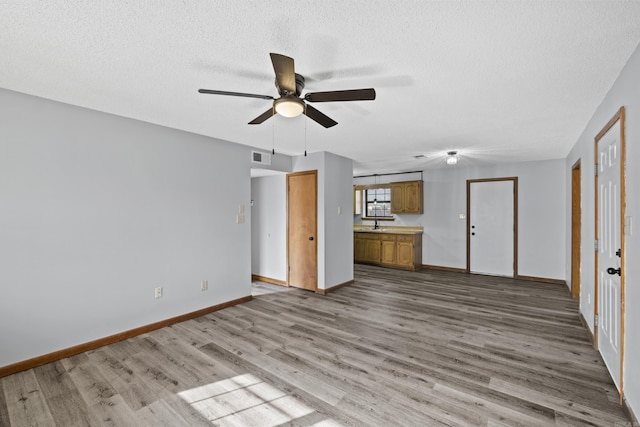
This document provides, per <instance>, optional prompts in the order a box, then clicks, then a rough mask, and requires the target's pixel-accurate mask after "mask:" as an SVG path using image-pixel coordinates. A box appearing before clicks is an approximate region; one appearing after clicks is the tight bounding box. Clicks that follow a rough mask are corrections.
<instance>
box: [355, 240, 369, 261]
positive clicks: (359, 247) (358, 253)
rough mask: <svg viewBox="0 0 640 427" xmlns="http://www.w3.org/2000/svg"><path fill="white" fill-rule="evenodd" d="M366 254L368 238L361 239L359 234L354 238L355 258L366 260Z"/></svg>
mask: <svg viewBox="0 0 640 427" xmlns="http://www.w3.org/2000/svg"><path fill="white" fill-rule="evenodd" d="M365 254H366V240H363V239H359V238H358V237H357V236H356V237H355V238H354V239H353V259H354V260H355V261H364V260H365Z"/></svg>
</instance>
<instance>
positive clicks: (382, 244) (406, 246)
mask: <svg viewBox="0 0 640 427" xmlns="http://www.w3.org/2000/svg"><path fill="white" fill-rule="evenodd" d="M353 246H354V260H355V262H361V263H366V264H375V265H382V266H384V267H391V268H402V269H405V270H419V269H420V268H421V267H422V234H420V233H416V234H396V233H390V232H371V233H367V232H356V233H354V245H353Z"/></svg>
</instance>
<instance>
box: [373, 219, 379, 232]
mask: <svg viewBox="0 0 640 427" xmlns="http://www.w3.org/2000/svg"><path fill="white" fill-rule="evenodd" d="M378 228H380V227H378V218H374V219H373V229H374V230H377V229H378Z"/></svg>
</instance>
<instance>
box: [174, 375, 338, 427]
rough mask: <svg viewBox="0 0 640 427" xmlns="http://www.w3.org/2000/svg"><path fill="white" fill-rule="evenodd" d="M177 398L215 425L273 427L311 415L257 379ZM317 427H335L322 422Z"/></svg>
mask: <svg viewBox="0 0 640 427" xmlns="http://www.w3.org/2000/svg"><path fill="white" fill-rule="evenodd" d="M178 395H179V396H180V397H181V398H182V399H183V400H184V401H185V402H187V403H189V404H190V405H191V406H192V407H193V408H194V409H196V410H197V411H198V412H200V414H202V415H203V416H204V417H205V418H207V419H208V420H210V421H213V422H215V424H216V425H247V426H257V425H260V426H277V425H280V424H283V423H288V422H291V421H293V420H295V419H298V418H300V417H304V416H306V415H309V414H312V413H313V412H314V409H313V408H310V407H309V406H307V405H305V404H304V403H302V402H300V401H298V400H297V399H295V398H294V397H291V396H288V395H287V393H285V392H283V391H280V390H278V389H277V388H275V387H273V386H272V385H270V384H267V383H265V382H264V381H262V380H261V379H260V378H258V377H256V376H254V375H251V374H243V375H238V376H236V377H233V378H229V379H225V380H221V381H217V382H215V383H211V384H207V385H204V386H201V387H196V388H192V389H190V390H186V391H182V392H180V393H178ZM316 425H317V426H335V425H338V424H337V423H335V422H333V421H332V420H324V421H322V422H320V423H318V424H316Z"/></svg>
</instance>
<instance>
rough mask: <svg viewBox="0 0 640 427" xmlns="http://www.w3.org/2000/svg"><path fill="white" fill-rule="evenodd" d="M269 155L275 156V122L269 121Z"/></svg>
mask: <svg viewBox="0 0 640 427" xmlns="http://www.w3.org/2000/svg"><path fill="white" fill-rule="evenodd" d="M271 155H273V156H275V155H276V122H275V120H274V121H271Z"/></svg>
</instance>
